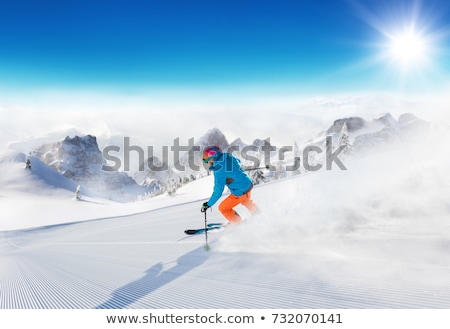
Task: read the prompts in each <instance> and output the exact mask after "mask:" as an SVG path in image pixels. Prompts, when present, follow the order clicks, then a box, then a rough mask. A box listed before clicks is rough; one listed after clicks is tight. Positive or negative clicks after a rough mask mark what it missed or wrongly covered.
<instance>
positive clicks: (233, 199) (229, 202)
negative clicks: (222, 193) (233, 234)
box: [219, 191, 258, 223]
mask: <svg viewBox="0 0 450 329" xmlns="http://www.w3.org/2000/svg"><path fill="white" fill-rule="evenodd" d="M238 204H242V205H243V206H244V207H246V208H247V209H248V210H249V211H250V212H251V213H254V212H255V211H257V210H258V207H257V206H256V204H255V203H254V202H253V200H252V199H251V191H249V192H247V193H245V194H243V195H241V196H236V195H233V194H230V195H229V196H228V197H227V198H226V199H225V200H223V201H222V202H221V203H220V205H219V211H220V212H221V213H222V215H224V216H225V218H226V219H227V220H228V221H229V222H231V223H237V222H239V221H240V220H241V216H239V214H238V213H237V212H236V211H235V210H234V209H233V208H234V207H236V206H237V205H238Z"/></svg>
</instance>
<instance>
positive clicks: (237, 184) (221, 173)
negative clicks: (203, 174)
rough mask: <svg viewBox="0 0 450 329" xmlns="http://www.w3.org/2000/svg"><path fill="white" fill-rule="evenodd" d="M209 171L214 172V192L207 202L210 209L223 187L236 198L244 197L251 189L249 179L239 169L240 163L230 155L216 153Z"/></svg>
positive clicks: (218, 197) (251, 185)
mask: <svg viewBox="0 0 450 329" xmlns="http://www.w3.org/2000/svg"><path fill="white" fill-rule="evenodd" d="M209 169H210V170H212V171H214V191H213V194H212V195H211V198H210V199H209V201H208V206H210V207H212V206H213V205H214V204H215V203H216V202H217V200H219V199H220V197H221V196H222V193H223V190H224V189H225V186H227V187H228V189H229V190H230V192H231V194H233V195H236V196H241V195H244V194H245V193H248V192H249V191H250V190H251V189H252V188H253V183H252V180H251V178H250V177H249V176H248V175H247V173H246V172H245V171H244V170H243V169H242V167H241V161H240V160H239V159H238V158H236V157H235V156H234V155H232V154H230V153H217V154H216V156H215V157H214V162H213V165H212V166H211V167H210V168H209Z"/></svg>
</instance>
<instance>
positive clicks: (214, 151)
mask: <svg viewBox="0 0 450 329" xmlns="http://www.w3.org/2000/svg"><path fill="white" fill-rule="evenodd" d="M220 153H222V150H221V149H220V147H218V146H217V145H215V146H208V147H206V148H205V149H204V150H203V161H204V162H205V163H208V162H209V160H211V159H215V158H216V157H217V156H218V155H219V154H220Z"/></svg>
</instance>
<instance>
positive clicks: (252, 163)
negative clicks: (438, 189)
mask: <svg viewBox="0 0 450 329" xmlns="http://www.w3.org/2000/svg"><path fill="white" fill-rule="evenodd" d="M429 129H430V124H429V123H428V122H425V121H424V120H421V119H419V118H417V117H416V116H414V115H413V114H410V113H406V114H403V115H401V116H400V117H399V118H398V120H396V119H395V118H393V116H392V115H391V114H389V113H386V114H384V115H382V116H380V117H377V118H374V119H365V118H362V117H347V118H340V119H337V120H335V121H334V122H333V123H332V124H331V125H330V127H329V128H328V129H326V130H324V131H323V132H321V133H319V134H318V135H317V136H315V137H314V138H312V139H310V140H309V141H308V142H306V143H305V144H303V145H300V146H299V145H298V144H297V143H296V142H295V143H294V145H293V146H290V150H289V151H288V152H282V155H281V156H280V149H281V148H282V146H277V147H275V146H274V145H270V141H269V140H264V139H256V140H254V141H253V142H252V143H246V142H244V141H243V140H242V139H241V138H237V139H235V140H234V141H232V142H231V143H229V142H228V139H227V137H226V136H225V135H224V134H223V133H222V132H221V131H220V129H218V128H213V129H210V130H209V131H207V132H206V133H205V134H204V135H202V136H201V137H200V138H198V139H197V140H195V143H194V146H193V147H192V148H191V149H189V150H188V151H186V152H184V153H180V154H179V155H180V158H179V162H177V163H174V164H173V165H170V163H168V162H166V161H164V160H162V159H160V158H158V157H156V156H154V155H151V156H150V157H149V158H147V159H145V160H144V163H142V164H141V166H139V168H144V169H143V170H139V171H138V170H136V171H135V172H123V171H112V172H108V171H105V170H102V166H103V165H105V159H103V155H102V152H101V151H100V149H99V146H98V142H97V138H96V137H95V136H92V135H85V136H78V135H76V136H74V137H69V136H67V137H65V138H64V139H62V140H58V141H55V142H52V143H45V144H42V145H40V146H39V147H37V148H36V149H35V150H34V151H33V152H32V155H33V157H34V158H35V159H39V161H41V162H42V163H43V164H45V165H48V166H49V167H51V168H53V169H54V170H56V171H57V172H58V173H59V174H61V175H62V176H64V177H65V178H66V179H68V180H70V181H72V182H73V183H74V184H75V186H77V185H80V186H81V187H82V191H83V192H84V194H86V195H87V194H89V195H97V196H101V197H102V198H105V199H110V200H114V201H121V202H128V201H136V200H138V199H143V198H148V197H153V196H155V195H158V194H161V193H166V192H168V193H170V194H172V193H175V191H176V189H177V188H179V187H180V186H182V185H183V184H186V183H189V182H192V181H195V180H197V179H200V178H202V177H205V176H207V175H208V172H207V170H206V168H205V167H204V164H203V162H202V161H201V150H203V149H204V148H205V147H206V146H209V145H218V146H220V147H221V148H222V149H224V150H231V151H233V153H234V154H235V155H237V156H239V157H241V161H242V163H243V165H244V166H245V167H246V168H248V169H250V171H249V173H250V175H251V176H252V178H253V179H254V181H255V183H256V184H258V183H261V182H267V181H270V180H273V179H279V178H283V177H287V176H290V175H297V174H302V173H303V174H304V173H308V170H307V169H305V164H304V161H305V157H304V154H303V151H304V150H305V149H307V148H308V147H310V146H318V147H320V148H321V150H323V152H321V153H316V154H314V153H313V154H308V157H309V158H308V159H309V161H310V162H311V163H310V164H317V163H319V164H324V163H325V161H326V156H327V154H326V152H325V149H326V148H327V143H332V147H333V150H334V149H336V148H337V147H338V146H340V145H341V144H342V143H343V140H345V141H346V142H345V143H346V144H347V145H346V146H348V148H349V149H350V148H351V154H352V156H353V157H354V156H358V155H370V154H375V153H378V152H382V151H386V150H390V149H392V148H393V147H397V146H402V145H406V144H408V143H414V142H415V140H416V138H418V137H417V136H423V135H424V134H426V133H427V132H429ZM343 134H344V135H348V136H342V135H343ZM46 138H48V136H47V137H46ZM420 138H423V137H420ZM39 140H42V139H41V138H37V141H39ZM34 143H35V142H33V141H27V145H33V144H34ZM18 146H19V144H12V149H16V148H17V147H18ZM22 146H23V145H22ZM268 147H274V148H273V150H275V151H274V152H271V153H270V157H269V159H268V158H267V153H264V152H263V151H262V150H267V149H268ZM199 150H200V151H199ZM242 150H247V151H248V150H250V151H248V152H247V153H246V155H247V156H246V157H245V156H243V154H242V152H241V151H242ZM349 153H350V152H349ZM20 157H21V158H22V160H23V158H24V157H25V155H21V156H20ZM280 157H282V159H281V158H280ZM342 157H344V152H343V154H342ZM296 158H297V159H300V160H301V161H302V162H303V163H302V166H300V167H299V168H297V169H296V170H291V171H289V170H286V168H287V167H288V166H293V165H294V164H295V163H296V162H295V161H296ZM345 158H346V162H348V161H351V158H348V156H347V154H345ZM5 159H6V158H4V159H3V161H6V160H5ZM35 159H32V160H33V161H35ZM16 160H17V159H16ZM16 160H15V161H16ZM174 160H176V159H174ZM23 161H24V160H23ZM267 161H269V163H267ZM269 164H270V166H271V167H270V168H266V166H267V165H269ZM39 165H41V166H42V164H39ZM254 168H259V169H254ZM71 190H72V192H73V187H71Z"/></svg>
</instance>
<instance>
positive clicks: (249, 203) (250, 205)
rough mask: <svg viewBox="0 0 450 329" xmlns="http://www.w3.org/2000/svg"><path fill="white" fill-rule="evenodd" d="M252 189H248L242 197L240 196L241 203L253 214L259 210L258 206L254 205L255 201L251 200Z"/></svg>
mask: <svg viewBox="0 0 450 329" xmlns="http://www.w3.org/2000/svg"><path fill="white" fill-rule="evenodd" d="M251 193H252V191H249V192H247V193H245V194H244V195H243V196H242V197H241V200H242V201H241V203H242V205H243V206H244V207H245V208H247V209H248V211H250V213H252V214H254V213H256V212H258V211H259V209H258V206H257V205H256V203H255V202H253V200H252V194H251Z"/></svg>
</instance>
